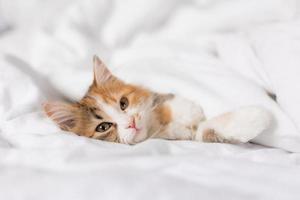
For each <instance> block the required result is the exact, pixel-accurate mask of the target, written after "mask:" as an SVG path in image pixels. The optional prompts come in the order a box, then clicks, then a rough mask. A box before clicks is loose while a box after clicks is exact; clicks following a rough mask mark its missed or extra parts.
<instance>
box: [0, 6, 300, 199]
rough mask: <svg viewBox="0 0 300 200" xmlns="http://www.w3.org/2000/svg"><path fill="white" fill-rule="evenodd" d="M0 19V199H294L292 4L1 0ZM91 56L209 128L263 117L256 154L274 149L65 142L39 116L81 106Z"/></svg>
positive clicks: (298, 145)
mask: <svg viewBox="0 0 300 200" xmlns="http://www.w3.org/2000/svg"><path fill="white" fill-rule="evenodd" d="M0 13H1V16H3V19H5V22H6V23H8V24H7V25H6V26H7V27H10V30H7V31H4V32H3V33H0V103H1V104H0V154H1V157H0V168H1V170H0V173H1V175H0V177H1V179H0V196H1V198H3V199H30V200H31V199H71V198H72V199H120V198H122V199H131V200H132V199H183V198H184V199H200V198H202V199H220V198H222V199H298V198H299V195H300V194H299V189H298V188H299V185H300V181H299V180H300V179H299V178H300V169H299V165H300V163H299V162H300V154H299V152H300V133H299V125H300V117H299V115H298V114H299V113H300V106H299V103H298V102H299V100H300V94H299V93H298V92H297V91H299V89H300V88H299V87H300V84H299V78H298V76H299V75H300V71H299V70H300V68H299V67H298V66H297V65H299V64H300V60H299V59H300V56H299V53H300V52H299V50H300V40H299V35H300V30H299V27H300V26H299V23H300V18H299V2H298V1H296V0H252V1H247V0H231V1H222V0H205V1H203V0H194V1H193V0H190V1H178V0H166V1H160V0H154V1H148V0H130V1H124V0H114V1H110V0H102V1H96V0H87V1H79V0H78V1H69V0H64V1H59V0H55V1H50V0H49V1H37V0H28V1H26V2H25V1H21V0H15V1H10V0H0ZM1 16H0V17H1ZM0 21H1V19H0ZM0 23H1V22H0ZM93 54H98V55H99V56H100V57H102V58H103V59H104V60H105V61H106V62H107V64H108V65H109V66H111V68H112V71H113V72H114V73H116V75H118V76H119V77H120V78H122V79H124V80H127V81H129V82H135V83H141V84H143V85H146V86H148V87H150V88H152V89H154V90H157V91H162V92H174V93H177V94H180V95H183V96H185V97H187V98H189V99H192V100H194V101H195V102H198V103H200V104H201V105H202V107H203V108H204V111H205V113H206V115H207V116H208V117H212V116H215V115H218V114H220V113H223V112H225V111H228V110H232V109H236V108H238V107H240V106H244V105H261V106H264V107H265V108H267V109H268V110H269V111H270V112H272V113H273V115H274V123H273V127H272V128H271V129H270V130H268V131H266V132H265V133H263V134H262V135H261V136H259V137H257V138H255V140H254V142H256V143H258V144H262V145H266V146H271V147H276V148H277V149H276V148H268V147H264V146H258V145H251V144H245V145H240V146H237V145H227V144H201V143H197V142H189V141H162V140H149V141H146V142H144V143H141V144H138V145H136V146H125V145H120V144H111V143H105V142H102V141H95V140H92V139H87V138H82V137H77V136H75V135H73V134H69V133H68V134H65V133H63V132H62V131H60V130H58V128H57V127H55V126H54V124H53V123H52V122H50V121H49V120H48V119H46V118H45V117H44V115H43V114H42V112H41V110H40V109H41V107H40V105H41V103H42V102H43V101H44V100H45V99H62V98H64V96H68V97H71V98H73V99H79V98H80V97H81V96H82V95H83V94H84V92H85V91H86V89H87V87H88V86H89V84H90V83H91V79H92V66H91V60H92V55H93ZM267 92H270V93H274V94H276V96H277V100H278V103H276V102H275V101H273V100H272V99H271V98H270V97H269V96H268V95H267ZM281 149H283V150H281ZM284 150H287V151H291V152H298V153H288V152H286V151H284Z"/></svg>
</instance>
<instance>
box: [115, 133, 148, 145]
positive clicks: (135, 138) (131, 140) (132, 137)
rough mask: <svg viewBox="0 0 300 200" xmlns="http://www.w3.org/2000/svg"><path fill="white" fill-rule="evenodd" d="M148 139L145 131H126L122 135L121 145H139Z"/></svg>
mask: <svg viewBox="0 0 300 200" xmlns="http://www.w3.org/2000/svg"><path fill="white" fill-rule="evenodd" d="M146 139H147V132H146V131H143V130H139V131H138V132H136V131H135V130H130V131H124V132H123V134H122V135H120V143H122V144H130V145H133V144H137V143H140V142H143V141H144V140H146Z"/></svg>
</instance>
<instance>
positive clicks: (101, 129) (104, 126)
mask: <svg viewBox="0 0 300 200" xmlns="http://www.w3.org/2000/svg"><path fill="white" fill-rule="evenodd" d="M112 125H113V124H112V123H110V122H102V123H101V124H99V125H98V126H97V128H96V131H97V132H105V131H107V130H108V129H110V127H111V126H112Z"/></svg>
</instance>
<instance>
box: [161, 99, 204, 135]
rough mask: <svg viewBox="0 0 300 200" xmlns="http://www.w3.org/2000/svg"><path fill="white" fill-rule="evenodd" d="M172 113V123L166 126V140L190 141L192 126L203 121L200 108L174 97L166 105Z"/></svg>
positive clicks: (190, 102)
mask: <svg viewBox="0 0 300 200" xmlns="http://www.w3.org/2000/svg"><path fill="white" fill-rule="evenodd" d="M166 104H167V105H168V106H170V108H171V111H172V122H171V123H170V124H169V126H168V133H167V138H168V139H192V137H193V133H192V131H191V129H192V127H193V126H198V124H199V123H200V122H201V121H203V120H205V116H204V113H203V109H202V107H201V106H199V105H197V104H195V103H193V102H192V101H189V100H187V99H184V98H182V97H180V96H176V97H175V98H173V99H172V100H170V101H168V102H167V103H166Z"/></svg>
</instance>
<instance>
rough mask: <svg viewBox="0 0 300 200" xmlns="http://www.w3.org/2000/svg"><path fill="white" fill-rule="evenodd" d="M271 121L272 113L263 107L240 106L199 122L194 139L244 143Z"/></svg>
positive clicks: (268, 125)
mask: <svg viewBox="0 0 300 200" xmlns="http://www.w3.org/2000/svg"><path fill="white" fill-rule="evenodd" d="M271 121H272V115H271V114H270V113H269V112H268V111H267V110H265V109H264V108H261V107H258V106H249V107H242V108H240V109H238V110H236V111H232V112H228V113H225V114H222V115H219V116H217V117H214V118H212V119H208V120H207V121H204V122H202V123H200V124H199V127H198V129H197V132H196V135H195V140H197V141H203V142H225V143H239V142H241V143H245V142H248V141H250V140H251V139H253V138H255V137H256V136H258V135H259V134H261V133H262V132H264V131H265V130H266V129H268V128H269V127H270V125H271Z"/></svg>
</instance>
